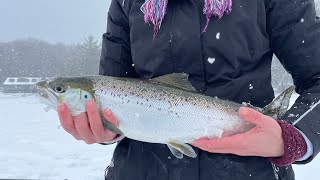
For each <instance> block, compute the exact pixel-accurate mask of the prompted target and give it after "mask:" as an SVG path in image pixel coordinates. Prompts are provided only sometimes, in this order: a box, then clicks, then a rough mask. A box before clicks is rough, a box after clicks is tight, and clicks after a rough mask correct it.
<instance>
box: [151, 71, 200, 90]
mask: <svg viewBox="0 0 320 180" xmlns="http://www.w3.org/2000/svg"><path fill="white" fill-rule="evenodd" d="M188 77H189V74H186V73H174V74H167V75H163V76H159V77H156V78H153V79H150V80H151V81H154V82H158V83H162V84H166V85H169V86H171V87H173V88H177V89H181V90H185V91H190V92H197V90H196V89H195V88H194V86H193V85H192V84H191V82H190V81H189V80H188Z"/></svg>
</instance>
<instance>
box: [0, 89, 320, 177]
mask: <svg viewBox="0 0 320 180" xmlns="http://www.w3.org/2000/svg"><path fill="white" fill-rule="evenodd" d="M296 97H297V95H295V98H296ZM291 104H292V103H291ZM44 107H45V106H44V105H43V104H42V103H41V102H39V100H38V99H37V98H36V97H34V96H33V95H4V94H1V93H0V114H1V115H2V118H1V119H0V121H1V126H2V128H1V131H0V142H1V145H2V146H1V151H0V178H11V179H27V178H29V179H68V180H73V179H76V180H82V179H90V180H98V179H99V180H101V179H103V176H104V169H105V168H106V167H107V166H108V165H109V163H110V160H111V157H112V153H113V149H114V145H109V146H103V145H99V144H96V145H87V144H85V143H83V142H80V141H76V140H74V139H73V138H72V137H71V136H70V135H68V134H67V133H65V131H64V130H63V129H62V128H61V127H60V123H59V120H58V117H57V114H56V112H55V111H52V110H50V111H49V112H45V111H43V108H44ZM169 157H170V156H169ZM169 157H168V158H169ZM170 158H171V157H170ZM319 167H320V156H319V157H318V158H316V159H315V160H314V161H313V162H311V163H309V164H307V165H299V166H298V165H295V166H294V169H295V173H296V177H297V178H296V180H304V179H308V180H317V179H318V178H317V171H319V169H320V168H319Z"/></svg>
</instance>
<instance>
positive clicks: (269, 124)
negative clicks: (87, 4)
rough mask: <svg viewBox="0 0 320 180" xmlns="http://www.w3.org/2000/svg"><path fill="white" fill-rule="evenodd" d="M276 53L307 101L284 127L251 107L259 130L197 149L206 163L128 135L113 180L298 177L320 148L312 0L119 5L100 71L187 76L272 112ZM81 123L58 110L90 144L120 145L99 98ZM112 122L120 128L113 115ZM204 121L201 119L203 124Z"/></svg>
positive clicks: (319, 68)
mask: <svg viewBox="0 0 320 180" xmlns="http://www.w3.org/2000/svg"><path fill="white" fill-rule="evenodd" d="M273 54H275V55H276V56H277V57H278V58H279V60H280V61H281V63H282V64H283V66H284V67H285V69H286V70H287V71H288V72H289V73H290V74H291V75H292V77H293V80H294V84H295V86H296V91H297V92H298V93H299V94H300V97H299V98H298V99H297V100H296V102H295V104H294V105H293V107H292V108H291V109H290V110H288V112H287V113H286V114H285V115H284V116H283V117H282V118H281V119H278V120H274V119H272V118H271V117H268V116H265V115H262V114H260V113H258V112H257V111H254V110H253V109H250V108H241V109H240V110H239V113H240V116H242V117H243V118H244V119H245V120H247V121H250V122H253V123H255V124H256V125H257V126H256V127H255V128H254V129H253V130H251V131H249V132H247V133H243V134H238V135H234V136H231V137H225V138H221V139H216V138H212V139H209V138H202V139H199V140H197V141H195V142H193V143H192V145H194V146H196V147H197V148H195V150H196V153H197V155H198V156H197V158H188V157H185V158H183V159H177V158H175V157H173V156H172V155H171V153H170V151H169V149H167V147H166V146H165V145H162V144H152V143H145V142H139V141H135V140H131V139H128V138H124V139H123V140H122V141H120V142H119V143H118V145H117V147H116V149H115V152H114V155H113V160H112V164H111V165H110V166H109V168H108V172H107V177H106V179H108V180H132V179H135V180H138V179H139V180H142V179H146V180H164V179H166V180H178V179H182V180H208V179H211V180H221V179H223V180H247V179H259V180H271V179H283V180H284V179H286V180H287V179H290V180H293V179H295V177H294V172H293V169H292V167H291V164H292V163H296V164H306V163H309V162H311V161H312V160H313V159H314V158H315V157H316V155H317V154H318V152H319V150H320V141H319V140H320V133H319V132H320V123H319V117H320V106H318V104H319V103H320V98H319V97H320V60H319V58H320V21H319V18H318V17H317V16H316V12H315V6H314V1H313V0H296V1H294V2H293V1H289V0H261V1H239V0H238V1H232V0H112V3H111V6H110V9H109V13H108V24H107V32H106V33H105V34H104V35H103V43H102V55H101V63H100V74H102V75H108V76H118V77H134V78H144V79H149V78H154V77H158V76H161V75H165V74H170V73H181V72H185V73H188V74H189V80H190V82H191V83H192V84H193V85H194V87H195V88H196V89H197V91H198V92H199V93H202V94H205V95H208V96H212V97H213V96H217V97H219V98H222V99H228V100H232V101H235V102H238V103H242V102H249V103H251V104H252V105H254V106H258V107H264V106H265V105H267V104H269V103H270V102H271V101H272V99H273V98H274V91H273V89H272V86H271V60H272V56H273ZM86 108H87V113H83V114H81V115H79V116H76V117H72V116H71V114H70V112H69V110H68V108H67V107H66V105H64V104H61V105H60V106H59V107H58V112H59V117H60V121H61V124H62V126H63V127H64V129H65V130H66V131H67V132H68V133H70V134H71V135H73V136H74V138H76V139H78V140H83V141H85V142H86V143H88V144H92V143H102V142H105V141H112V140H113V139H114V138H116V136H117V135H116V134H113V133H111V132H110V131H108V130H106V129H104V128H103V127H102V123H101V122H100V117H99V113H98V110H97V106H96V104H95V102H94V101H88V102H87V104H86ZM104 116H105V118H106V119H108V120H109V121H110V122H112V123H114V124H115V125H117V118H116V114H113V113H112V111H111V110H110V109H107V110H105V111H104ZM199 118H200V117H199Z"/></svg>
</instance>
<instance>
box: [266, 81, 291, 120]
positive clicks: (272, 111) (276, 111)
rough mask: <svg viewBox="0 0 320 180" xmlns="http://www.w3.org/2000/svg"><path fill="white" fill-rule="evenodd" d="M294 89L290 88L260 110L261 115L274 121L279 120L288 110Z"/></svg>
mask: <svg viewBox="0 0 320 180" xmlns="http://www.w3.org/2000/svg"><path fill="white" fill-rule="evenodd" d="M294 89H295V87H294V86H290V87H289V88H288V89H286V90H285V91H283V92H282V93H281V94H280V95H279V96H278V97H276V98H275V99H274V100H273V101H272V102H271V103H270V104H268V105H267V106H265V107H264V108H263V109H262V113H263V114H265V115H268V116H270V117H272V118H274V119H279V118H281V117H282V116H283V115H284V114H285V113H286V112H287V110H288V107H289V103H290V98H291V96H292V94H293V92H294Z"/></svg>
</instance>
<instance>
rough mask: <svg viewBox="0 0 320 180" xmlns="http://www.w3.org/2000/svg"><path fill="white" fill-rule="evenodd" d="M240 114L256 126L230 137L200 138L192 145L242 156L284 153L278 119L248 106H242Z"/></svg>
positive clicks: (276, 155) (272, 155) (268, 155)
mask: <svg viewBox="0 0 320 180" xmlns="http://www.w3.org/2000/svg"><path fill="white" fill-rule="evenodd" d="M239 114H240V116H241V117H242V118H243V119H245V120H246V121H248V122H252V123H254V124H256V127H254V128H253V129H251V130H250V131H248V132H246V133H242V134H237V135H233V136H229V137H223V138H214V139H208V138H202V139H198V140H196V141H195V142H193V143H192V145H194V146H196V147H198V148H200V149H202V150H205V151H208V152H212V153H225V154H236V155H240V156H261V157H279V156H282V155H283V154H284V143H283V139H282V130H281V127H280V125H279V124H278V123H277V121H275V120H274V119H272V118H271V117H269V116H266V115H263V114H261V113H259V112H257V111H255V110H253V109H251V108H247V107H241V108H240V110H239Z"/></svg>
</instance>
